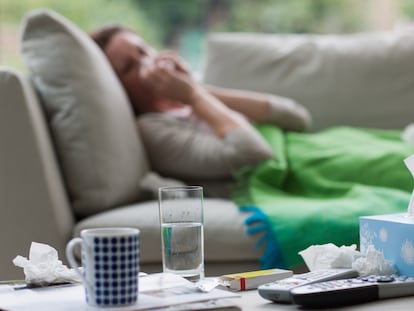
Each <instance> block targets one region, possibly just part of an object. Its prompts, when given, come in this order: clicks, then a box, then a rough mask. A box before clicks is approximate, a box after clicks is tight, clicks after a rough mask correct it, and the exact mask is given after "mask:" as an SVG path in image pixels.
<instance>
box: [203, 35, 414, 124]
mask: <svg viewBox="0 0 414 311" xmlns="http://www.w3.org/2000/svg"><path fill="white" fill-rule="evenodd" d="M206 49H207V50H206V53H207V55H206V61H205V72H204V81H205V82H206V83H209V84H213V85H219V86H224V87H231V88H241V89H249V90H254V91H261V92H269V93H273V94H279V95H282V96H286V97H291V98H293V99H295V100H297V101H298V102H299V103H301V104H303V105H305V106H306V107H307V108H308V109H309V110H310V112H311V114H312V117H313V121H314V130H316V129H321V128H325V127H330V126H336V125H351V126H363V127H379V128H401V127H404V126H405V125H407V124H408V123H411V122H412V121H413V116H414V105H413V103H414V79H413V72H414V32H413V31H412V29H409V30H406V31H396V32H385V33H365V34H348V35H273V34H263V35H259V34H248V33H239V34H235V33H231V34H228V33H216V34H211V35H210V36H209V37H208V40H207V43H206Z"/></svg>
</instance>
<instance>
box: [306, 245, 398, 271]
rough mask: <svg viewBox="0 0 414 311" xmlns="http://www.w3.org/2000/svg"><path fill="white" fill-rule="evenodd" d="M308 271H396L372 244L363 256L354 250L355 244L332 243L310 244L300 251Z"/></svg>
mask: <svg viewBox="0 0 414 311" xmlns="http://www.w3.org/2000/svg"><path fill="white" fill-rule="evenodd" d="M299 255H301V256H302V258H303V260H304V261H305V264H306V266H307V267H308V269H309V271H315V270H320V269H337V268H343V269H354V270H356V271H357V272H358V273H359V275H360V276H365V275H372V274H378V275H389V274H393V273H395V272H396V270H395V269H394V268H393V266H392V263H391V262H390V261H388V260H385V258H384V255H383V254H382V253H381V252H379V251H377V250H376V249H375V248H374V247H373V246H372V245H370V246H368V248H367V252H366V255H365V256H363V255H362V254H361V253H360V252H359V251H357V250H356V245H355V244H353V245H351V246H341V247H338V246H336V245H334V244H332V243H328V244H323V245H312V246H310V247H308V248H307V249H305V250H303V251H300V252H299Z"/></svg>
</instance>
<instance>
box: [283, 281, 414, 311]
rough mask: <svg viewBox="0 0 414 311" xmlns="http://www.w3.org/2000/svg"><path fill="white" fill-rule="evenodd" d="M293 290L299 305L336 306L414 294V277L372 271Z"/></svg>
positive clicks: (295, 300)
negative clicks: (364, 275) (362, 275)
mask: <svg viewBox="0 0 414 311" xmlns="http://www.w3.org/2000/svg"><path fill="white" fill-rule="evenodd" d="M291 294H292V299H293V302H294V303H296V304H298V305H303V306H306V307H335V306H340V305H350V304H358V303H364V302H369V301H374V300H378V299H386V298H393V297H402V296H411V295H414V278H413V277H407V276H397V275H392V276H390V275H388V276H378V275H372V276H366V277H358V278H353V279H346V280H336V281H326V282H320V283H314V284H310V285H305V286H300V287H296V288H294V289H292V291H291Z"/></svg>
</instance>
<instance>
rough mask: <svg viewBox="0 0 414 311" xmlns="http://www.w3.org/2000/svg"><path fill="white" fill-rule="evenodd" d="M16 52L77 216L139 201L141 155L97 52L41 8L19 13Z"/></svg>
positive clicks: (119, 93)
mask: <svg viewBox="0 0 414 311" xmlns="http://www.w3.org/2000/svg"><path fill="white" fill-rule="evenodd" d="M22 52H23V56H24V60H25V62H26V65H27V67H28V69H29V72H30V75H31V78H32V81H33V83H34V86H35V88H36V89H37V91H38V92H39V95H40V97H41V99H42V101H43V104H44V109H45V112H46V115H47V119H48V122H49V126H50V130H51V132H52V136H53V138H54V142H55V147H56V152H57V154H58V158H59V161H60V164H61V169H62V173H63V176H64V178H65V182H66V184H67V190H68V194H69V198H70V200H71V202H72V205H73V208H74V210H75V213H76V214H77V216H80V217H83V216H87V215H90V214H94V213H96V212H99V211H102V210H106V209H109V208H112V207H115V206H117V205H122V204H127V203H132V202H135V201H136V200H138V199H139V198H140V195H141V190H140V188H139V182H140V179H141V177H143V176H144V175H145V173H146V172H147V171H148V164H147V159H146V155H145V152H144V148H143V145H142V143H141V141H140V138H139V136H138V135H137V131H136V126H135V121H134V118H133V114H132V111H131V108H130V106H129V102H128V99H127V96H126V94H125V92H124V90H123V88H122V86H121V84H120V82H119V80H118V79H117V77H116V75H115V73H114V71H113V70H112V68H111V66H110V64H109V62H108V61H107V59H106V57H105V55H104V54H103V53H102V51H101V50H100V49H99V48H98V47H97V45H96V44H95V43H94V42H93V41H92V40H91V39H90V38H89V36H88V35H87V34H86V33H84V32H83V31H81V30H80V29H79V28H78V27H77V26H76V25H74V24H73V23H72V22H71V21H69V20H68V19H66V18H65V17H63V16H61V15H59V14H58V13H56V12H54V11H51V10H48V9H41V10H36V11H33V12H30V13H29V14H28V15H27V16H26V17H25V21H24V25H23V31H22Z"/></svg>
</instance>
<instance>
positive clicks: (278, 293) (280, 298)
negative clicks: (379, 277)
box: [258, 269, 358, 303]
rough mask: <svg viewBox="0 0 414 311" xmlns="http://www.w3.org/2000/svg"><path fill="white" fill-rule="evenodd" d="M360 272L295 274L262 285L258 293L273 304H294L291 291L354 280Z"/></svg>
mask: <svg viewBox="0 0 414 311" xmlns="http://www.w3.org/2000/svg"><path fill="white" fill-rule="evenodd" d="M356 276H358V272H356V271H355V270H352V269H323V270H316V271H311V272H307V273H302V274H294V275H293V276H291V277H288V278H286V279H282V280H278V281H275V282H271V283H267V284H263V285H260V286H259V287H258V291H259V294H260V296H262V297H263V298H265V299H269V300H271V301H273V302H280V303H290V302H292V299H291V295H290V291H291V289H293V288H295V287H298V286H302V285H306V284H311V283H315V282H321V281H328V280H338V279H346V278H354V277H356Z"/></svg>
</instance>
